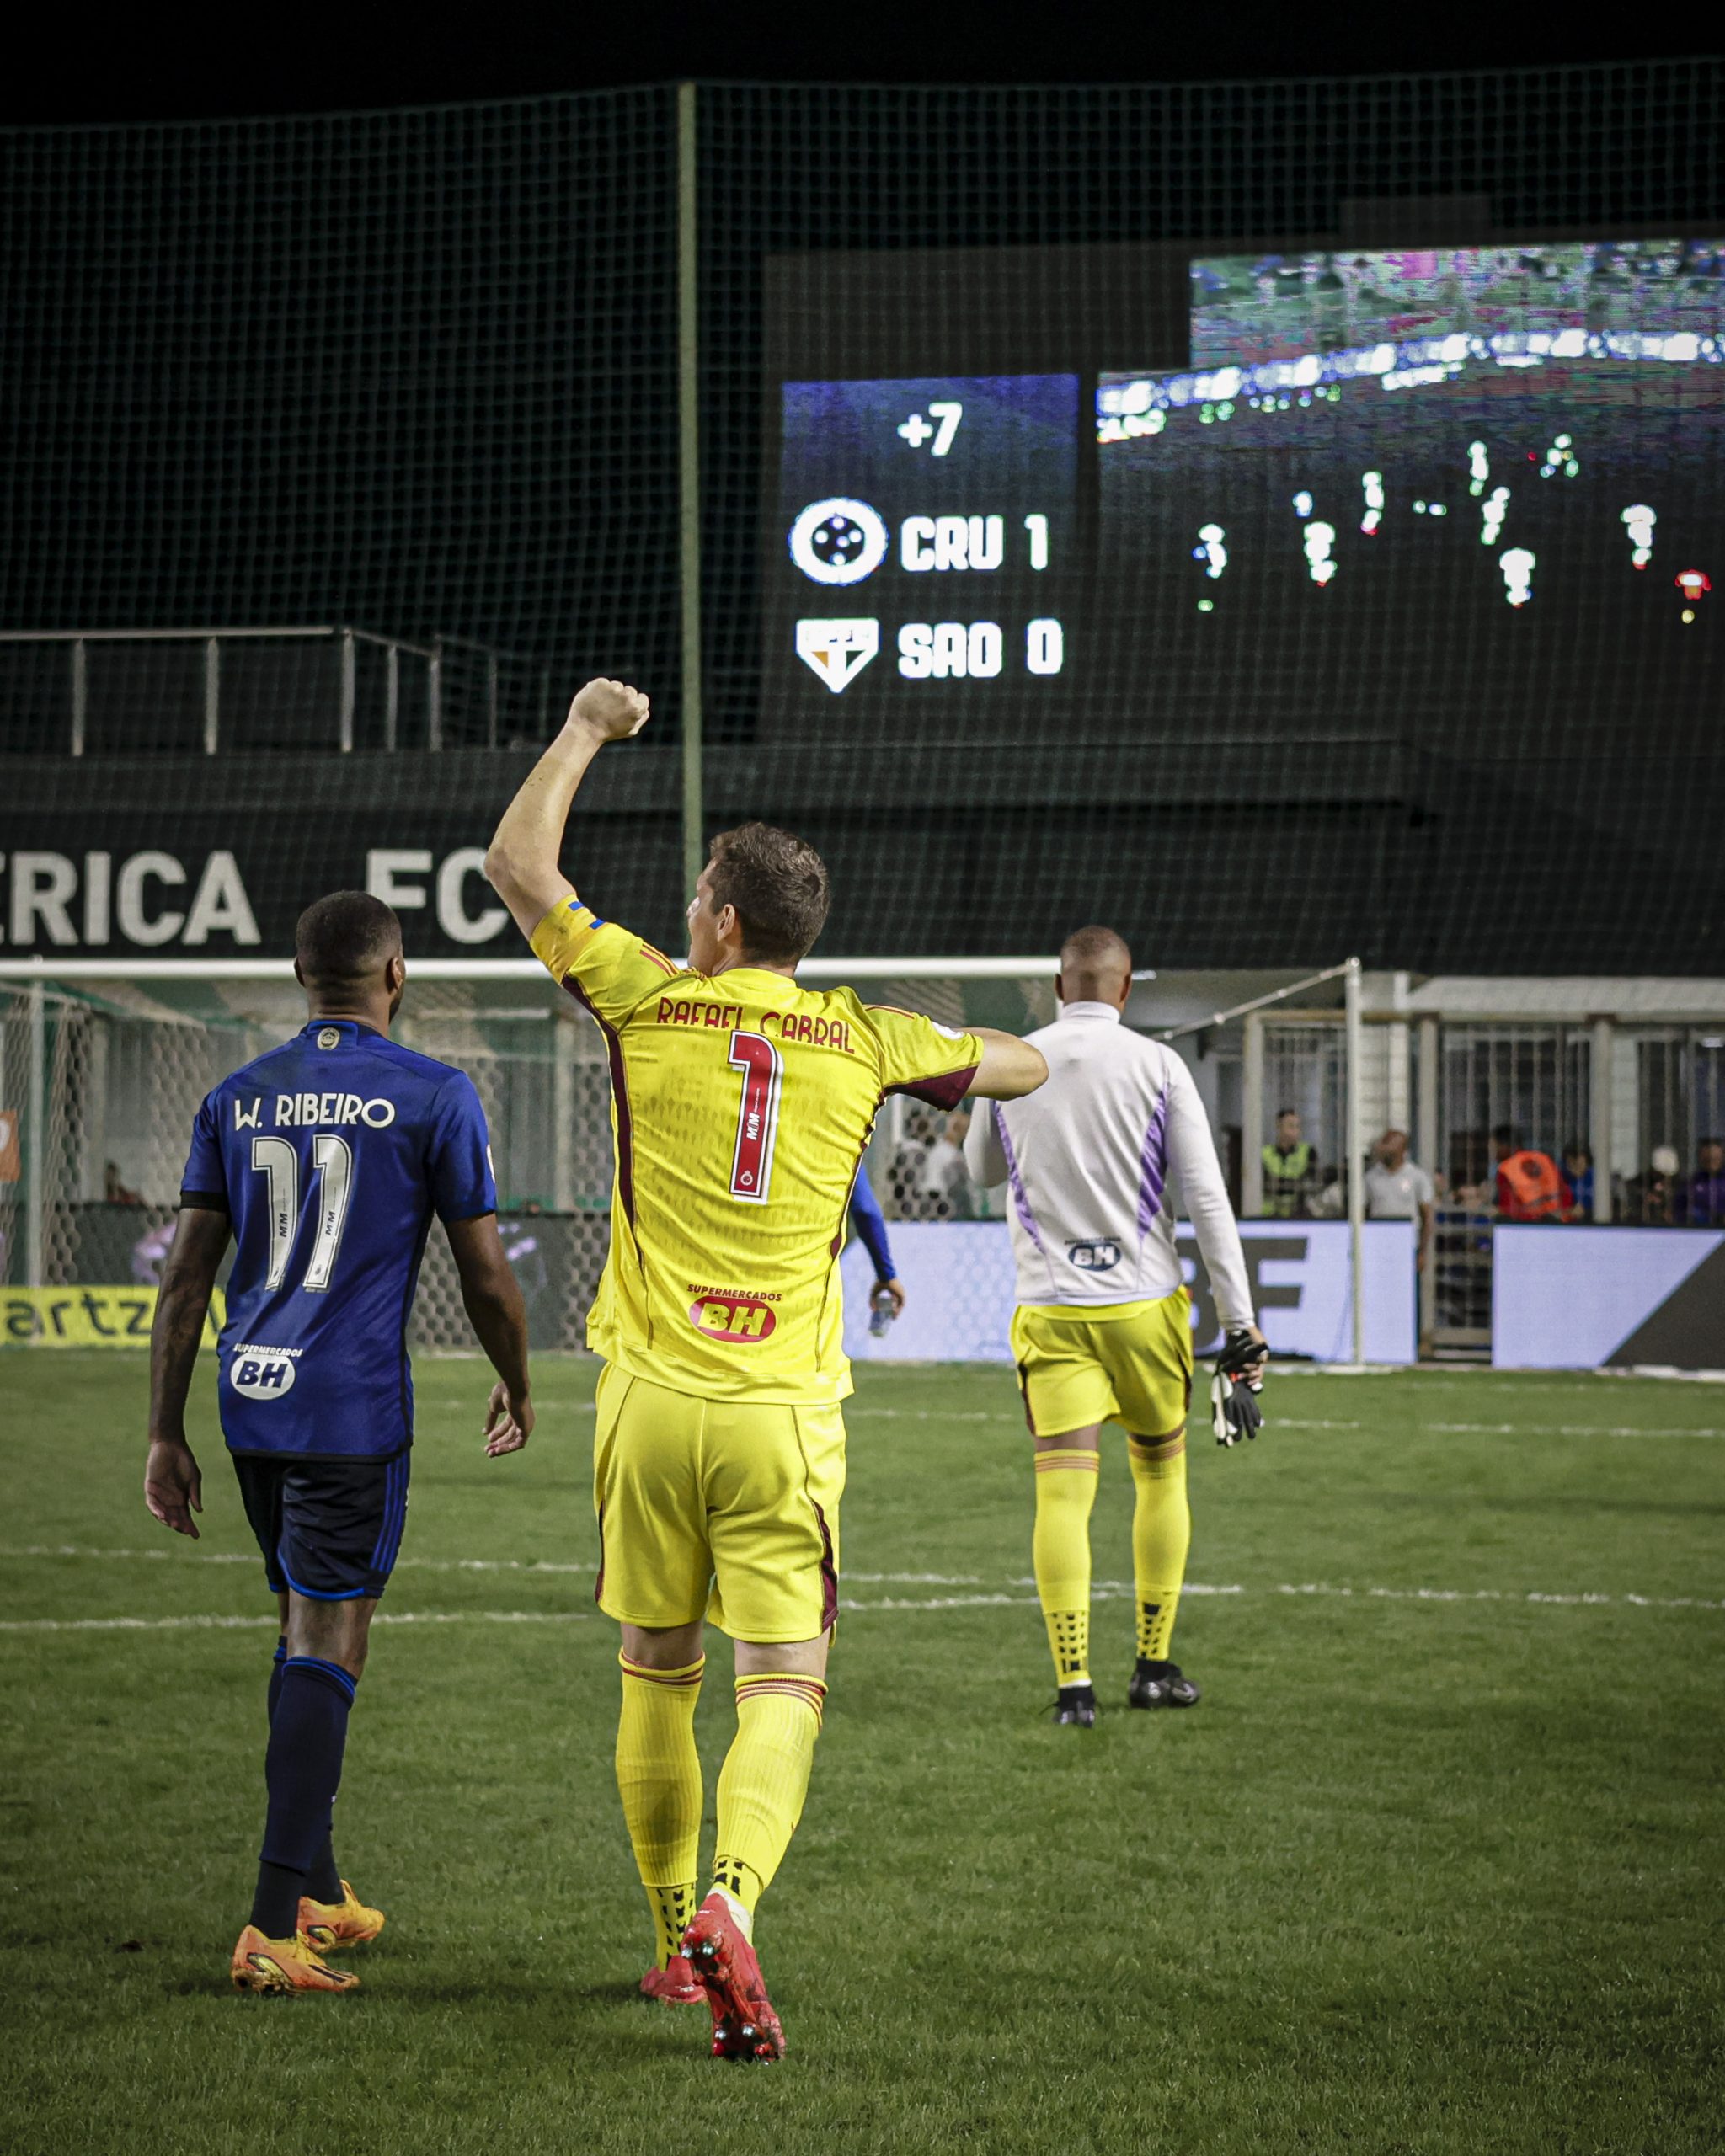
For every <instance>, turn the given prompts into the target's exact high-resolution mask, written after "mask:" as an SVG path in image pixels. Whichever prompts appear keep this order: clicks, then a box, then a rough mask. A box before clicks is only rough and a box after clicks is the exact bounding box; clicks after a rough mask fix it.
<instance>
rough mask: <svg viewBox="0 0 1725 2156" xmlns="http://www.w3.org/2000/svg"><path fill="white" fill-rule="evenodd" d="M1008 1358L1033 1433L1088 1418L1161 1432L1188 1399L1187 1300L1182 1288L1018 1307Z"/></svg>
mask: <svg viewBox="0 0 1725 2156" xmlns="http://www.w3.org/2000/svg"><path fill="white" fill-rule="evenodd" d="M1012 1359H1013V1361H1014V1362H1015V1363H1017V1365H1018V1390H1020V1391H1021V1392H1022V1393H1023V1396H1024V1413H1025V1417H1026V1419H1027V1420H1028V1422H1029V1424H1030V1428H1031V1432H1032V1433H1033V1435H1034V1436H1036V1437H1039V1438H1058V1437H1061V1436H1063V1435H1064V1434H1065V1432H1067V1431H1068V1430H1084V1429H1088V1428H1089V1427H1090V1426H1091V1424H1092V1422H1124V1424H1125V1426H1126V1428H1128V1429H1129V1430H1130V1431H1131V1432H1133V1433H1134V1434H1135V1435H1136V1436H1138V1437H1140V1438H1161V1437H1166V1436H1167V1435H1168V1434H1169V1433H1172V1431H1175V1430H1178V1428H1180V1425H1181V1424H1182V1423H1183V1422H1184V1421H1185V1420H1186V1410H1187V1406H1188V1402H1189V1401H1190V1400H1191V1397H1192V1303H1191V1299H1190V1297H1189V1296H1188V1294H1187V1293H1186V1290H1185V1289H1183V1288H1177V1289H1175V1290H1174V1292H1173V1294H1172V1295H1164V1296H1162V1298H1161V1299H1160V1300H1159V1301H1156V1302H1153V1303H1103V1304H1092V1305H1089V1306H1086V1305H1082V1304H1076V1303H1074V1304H1064V1305H1054V1304H1049V1303H1043V1304H1021V1305H1019V1307H1018V1308H1017V1310H1014V1311H1013V1313H1012Z"/></svg>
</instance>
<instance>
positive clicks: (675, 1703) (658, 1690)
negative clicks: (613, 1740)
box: [617, 1654, 707, 1969]
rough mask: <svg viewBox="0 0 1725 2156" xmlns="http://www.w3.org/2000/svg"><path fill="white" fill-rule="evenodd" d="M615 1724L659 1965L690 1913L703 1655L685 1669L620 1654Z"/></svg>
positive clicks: (622, 1791)
mask: <svg viewBox="0 0 1725 2156" xmlns="http://www.w3.org/2000/svg"><path fill="white" fill-rule="evenodd" d="M617 1660H618V1661H619V1662H621V1663H622V1672H623V1704H622V1713H621V1714H620V1715H619V1716H618V1717H617V1794H618V1796H620V1797H622V1803H623V1822H624V1824H625V1825H626V1826H627V1827H628V1830H629V1840H630V1843H631V1844H633V1849H634V1852H635V1865H636V1868H637V1870H638V1871H639V1872H640V1875H641V1884H642V1885H643V1887H645V1888H646V1890H647V1901H648V1905H649V1908H651V1909H652V1912H653V1929H654V1942H655V1944H654V1952H655V1955H656V1956H657V1960H658V1963H659V1967H660V1968H661V1969H662V1968H663V1967H665V1964H666V1962H667V1961H670V1957H671V1956H672V1955H673V1954H676V1953H677V1952H679V1951H681V1940H682V1935H683V1931H684V1929H685V1927H686V1925H687V1924H688V1923H689V1920H690V1919H691V1918H692V1916H693V1915H694V1913H695V1906H696V1904H695V1876H696V1870H697V1865H698V1863H699V1860H700V1843H701V1758H700V1754H699V1753H697V1751H696V1749H695V1702H696V1700H697V1698H698V1697H699V1696H700V1692H701V1673H702V1670H703V1669H704V1668H706V1666H707V1665H706V1662H705V1660H704V1658H703V1659H702V1661H700V1662H691V1663H689V1665H688V1666H687V1668H684V1669H648V1668H644V1666H643V1665H642V1664H641V1663H640V1662H631V1661H630V1660H629V1658H628V1656H627V1655H621V1654H620V1655H619V1656H618V1657H617Z"/></svg>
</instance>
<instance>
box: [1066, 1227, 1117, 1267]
mask: <svg viewBox="0 0 1725 2156" xmlns="http://www.w3.org/2000/svg"><path fill="white" fill-rule="evenodd" d="M1066 1255H1067V1257H1069V1258H1070V1259H1071V1261H1072V1263H1073V1264H1074V1265H1075V1266H1076V1267H1077V1269H1078V1271H1079V1272H1081V1273H1112V1272H1113V1271H1114V1267H1116V1266H1117V1265H1118V1264H1119V1262H1120V1246H1119V1244H1118V1243H1117V1242H1116V1241H1114V1237H1113V1236H1112V1235H1098V1236H1097V1238H1096V1239H1095V1240H1094V1241H1092V1242H1087V1243H1068V1244H1067V1246H1066Z"/></svg>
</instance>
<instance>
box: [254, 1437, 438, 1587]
mask: <svg viewBox="0 0 1725 2156" xmlns="http://www.w3.org/2000/svg"><path fill="white" fill-rule="evenodd" d="M411 1458H412V1454H410V1453H408V1452H405V1451H403V1452H398V1453H397V1454H395V1455H394V1456H393V1459H389V1460H301V1459H298V1458H296V1457H295V1456H294V1455H293V1454H284V1453H259V1452H237V1453H235V1454H233V1455H232V1459H233V1468H234V1472H235V1474H236V1475H238V1477H239V1493H240V1497H241V1500H242V1502H243V1503H244V1506H245V1508H246V1518H247V1519H248V1521H250V1523H251V1529H252V1532H253V1534H255V1535H256V1536H257V1538H258V1547H259V1549H260V1550H262V1551H263V1553H264V1572H265V1574H266V1576H267V1577H268V1579H269V1582H270V1587H271V1588H273V1589H274V1590H275V1593H277V1594H280V1593H281V1592H282V1591H283V1589H284V1588H292V1589H293V1591H294V1593H296V1594H303V1595H308V1596H309V1597H310V1598H311V1599H312V1601H313V1602H350V1601H352V1600H354V1599H355V1598H356V1597H357V1596H360V1595H379V1594H382V1592H383V1590H384V1588H385V1587H386V1586H387V1583H388V1580H389V1575H390V1572H391V1571H392V1570H393V1566H394V1564H395V1558H396V1552H397V1551H398V1550H399V1549H400V1548H401V1531H402V1529H403V1526H404V1525H405V1524H406V1523H407V1512H408V1464H409V1460H411Z"/></svg>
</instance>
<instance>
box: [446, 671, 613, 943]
mask: <svg viewBox="0 0 1725 2156" xmlns="http://www.w3.org/2000/svg"><path fill="white" fill-rule="evenodd" d="M647 716H648V714H647V699H646V697H645V696H643V695H642V693H641V691H639V690H638V689H632V688H630V687H628V686H627V685H626V684H625V683H623V682H622V681H608V680H599V681H590V682H588V684H587V686H586V687H585V688H584V689H582V690H580V691H579V692H578V694H577V695H576V697H575V700H574V702H573V703H572V704H571V705H570V706H569V717H568V718H566V719H565V720H564V721H563V731H562V733H561V734H558V737H557V739H556V740H554V741H553V743H552V744H551V746H550V747H549V748H548V749H547V750H546V751H545V754H544V755H542V757H541V758H540V759H539V760H538V762H537V764H535V765H534V766H533V768H532V770H531V771H529V772H528V774H527V776H526V779H525V780H524V781H523V782H522V784H521V791H520V792H518V793H517V794H516V795H515V799H514V800H513V801H511V802H510V804H509V806H508V808H507V809H505V810H504V812H503V821H502V822H501V823H500V824H499V825H498V827H497V830H496V831H495V833H494V835H493V837H492V841H491V844H490V846H489V847H488V848H487V850H486V854H485V873H486V876H487V877H488V878H489V880H490V883H491V887H492V889H494V891H495V892H496V893H497V895H498V896H499V898H500V899H502V900H503V902H504V904H505V905H506V906H507V907H508V908H509V910H510V912H511V913H512V914H513V915H515V926H517V927H518V928H519V929H520V930H521V933H522V935H523V936H526V937H531V935H532V933H533V931H534V930H535V929H536V928H537V926H539V924H540V922H541V921H543V920H544V918H545V916H546V915H547V914H548V913H549V912H550V911H551V910H552V908H553V906H558V905H562V904H563V900H564V899H567V898H569V897H570V896H571V895H572V894H573V892H574V885H573V884H571V883H570V882H569V878H567V877H566V876H565V875H564V874H563V870H562V869H561V868H560V867H558V857H559V855H560V854H561V853H562V851H563V826H564V825H565V824H567V823H568V821H569V804H570V803H571V802H572V801H573V800H574V798H575V793H576V790H577V789H578V788H579V786H580V783H581V781H582V780H583V779H584V778H585V776H587V767H588V766H589V765H590V763H591V762H592V760H593V759H594V758H595V756H596V755H598V754H599V751H600V750H601V749H602V748H603V747H604V746H605V744H606V742H607V741H627V740H628V738H629V736H630V735H631V734H638V733H639V732H640V731H641V728H643V727H644V725H645V724H646V723H647Z"/></svg>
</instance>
